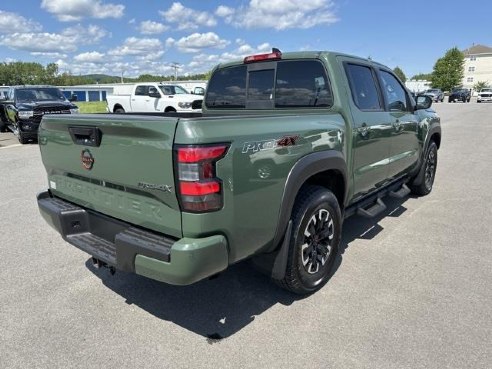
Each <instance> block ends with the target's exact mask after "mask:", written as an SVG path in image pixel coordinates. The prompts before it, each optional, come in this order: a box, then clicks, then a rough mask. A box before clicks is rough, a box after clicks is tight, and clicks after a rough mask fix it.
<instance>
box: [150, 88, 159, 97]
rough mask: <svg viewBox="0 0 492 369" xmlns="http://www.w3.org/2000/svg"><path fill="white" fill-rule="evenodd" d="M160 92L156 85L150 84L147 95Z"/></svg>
mask: <svg viewBox="0 0 492 369" xmlns="http://www.w3.org/2000/svg"><path fill="white" fill-rule="evenodd" d="M156 93H157V94H158V93H159V90H157V88H155V87H154V86H149V93H148V94H147V95H150V94H156Z"/></svg>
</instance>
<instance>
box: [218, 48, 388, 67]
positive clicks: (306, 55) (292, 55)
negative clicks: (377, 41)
mask: <svg viewBox="0 0 492 369" xmlns="http://www.w3.org/2000/svg"><path fill="white" fill-rule="evenodd" d="M265 54H268V53H265ZM322 56H344V57H348V58H352V59H358V60H360V61H365V62H368V61H369V62H371V63H372V64H375V65H379V66H382V67H386V66H385V65H383V64H380V63H378V62H375V61H374V60H372V59H370V58H361V57H360V56H355V55H350V54H345V53H340V52H336V51H295V52H285V53H282V58H281V59H282V60H289V59H319V58H321V57H322ZM273 61H277V60H273ZM265 62H268V61H265ZM242 64H244V57H243V58H238V59H236V60H233V61H230V62H227V63H220V64H218V65H217V66H216V69H217V68H227V67H231V66H235V65H242Z"/></svg>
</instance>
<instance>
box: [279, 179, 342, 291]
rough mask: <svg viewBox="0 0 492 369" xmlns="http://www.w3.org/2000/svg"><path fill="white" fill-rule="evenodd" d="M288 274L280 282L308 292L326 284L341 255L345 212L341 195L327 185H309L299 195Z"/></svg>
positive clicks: (295, 207)
mask: <svg viewBox="0 0 492 369" xmlns="http://www.w3.org/2000/svg"><path fill="white" fill-rule="evenodd" d="M292 220H293V224H292V235H291V239H290V245H289V257H288V260H287V268H286V272H285V277H284V279H282V280H277V281H276V282H277V283H278V284H279V285H280V286H281V287H282V288H284V289H287V290H289V291H291V292H294V293H297V294H300V295H304V294H308V293H312V292H315V291H317V290H319V289H320V288H321V287H323V286H324V285H325V284H326V282H327V281H328V280H329V279H330V277H331V271H332V269H333V265H334V264H335V260H336V258H337V255H338V246H339V243H340V237H341V231H342V216H341V211H340V206H339V205H338V201H337V198H336V197H335V195H333V193H332V192H330V191H328V190H327V189H325V188H324V187H318V186H309V187H306V188H305V189H304V190H302V192H300V193H299V194H298V196H297V200H296V202H295V204H294V209H293V214H292Z"/></svg>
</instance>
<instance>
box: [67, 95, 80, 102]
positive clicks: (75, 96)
mask: <svg viewBox="0 0 492 369" xmlns="http://www.w3.org/2000/svg"><path fill="white" fill-rule="evenodd" d="M77 100H78V98H77V95H75V94H72V96H70V99H68V101H70V102H74V101H77Z"/></svg>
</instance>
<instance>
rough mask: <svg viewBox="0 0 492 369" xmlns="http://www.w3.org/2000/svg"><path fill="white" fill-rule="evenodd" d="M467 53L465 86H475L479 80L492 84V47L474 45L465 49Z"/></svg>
mask: <svg viewBox="0 0 492 369" xmlns="http://www.w3.org/2000/svg"><path fill="white" fill-rule="evenodd" d="M463 53H464V54H465V67H464V68H465V76H464V78H463V82H462V84H463V87H464V88H473V85H474V84H475V83H477V82H479V81H484V82H487V83H488V84H489V86H492V47H488V46H484V45H473V46H472V47H470V48H468V49H466V50H463Z"/></svg>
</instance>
